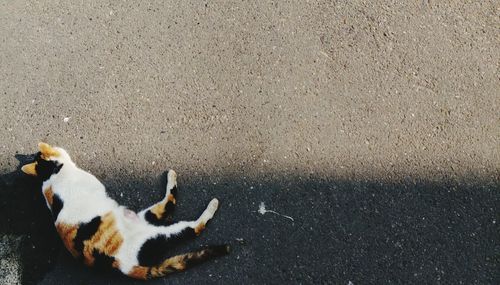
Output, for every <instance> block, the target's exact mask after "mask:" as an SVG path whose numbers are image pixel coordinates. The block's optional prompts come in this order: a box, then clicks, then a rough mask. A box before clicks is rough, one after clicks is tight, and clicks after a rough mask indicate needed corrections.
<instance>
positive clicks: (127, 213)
mask: <svg viewBox="0 0 500 285" xmlns="http://www.w3.org/2000/svg"><path fill="white" fill-rule="evenodd" d="M123 216H124V217H125V219H127V220H129V221H131V222H138V221H139V220H140V219H139V216H138V215H137V213H136V212H134V211H132V210H129V209H123Z"/></svg>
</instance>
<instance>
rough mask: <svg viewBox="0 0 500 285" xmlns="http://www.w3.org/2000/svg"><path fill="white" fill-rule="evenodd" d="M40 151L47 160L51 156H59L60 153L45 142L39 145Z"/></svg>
mask: <svg viewBox="0 0 500 285" xmlns="http://www.w3.org/2000/svg"><path fill="white" fill-rule="evenodd" d="M38 149H39V150H40V152H41V153H42V156H43V157H45V158H47V159H48V158H49V157H51V156H59V152H58V151H57V150H55V149H54V148H52V147H51V146H50V145H49V144H46V143H44V142H39V143H38Z"/></svg>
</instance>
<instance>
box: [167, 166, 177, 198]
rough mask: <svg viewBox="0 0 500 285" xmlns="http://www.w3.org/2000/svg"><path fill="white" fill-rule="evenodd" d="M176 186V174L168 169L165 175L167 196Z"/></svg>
mask: <svg viewBox="0 0 500 285" xmlns="http://www.w3.org/2000/svg"><path fill="white" fill-rule="evenodd" d="M175 186H177V173H175V171H173V170H172V169H170V170H169V171H168V174H167V195H168V194H170V190H171V189H173V188H174V187H175Z"/></svg>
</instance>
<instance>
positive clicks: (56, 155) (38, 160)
mask: <svg viewBox="0 0 500 285" xmlns="http://www.w3.org/2000/svg"><path fill="white" fill-rule="evenodd" d="M38 149H39V150H40V151H39V152H38V153H37V154H36V156H35V161H33V162H32V163H29V164H26V165H24V166H23V167H22V168H21V170H22V171H23V172H24V173H26V174H29V175H33V176H37V177H38V178H40V179H42V180H46V179H48V178H49V177H50V176H51V175H53V174H57V173H58V172H59V171H60V170H61V168H62V167H63V166H64V164H65V163H66V164H68V163H71V159H70V157H69V155H68V154H67V153H66V151H65V150H64V149H62V148H58V147H51V146H50V145H48V144H46V143H42V142H41V143H39V144H38Z"/></svg>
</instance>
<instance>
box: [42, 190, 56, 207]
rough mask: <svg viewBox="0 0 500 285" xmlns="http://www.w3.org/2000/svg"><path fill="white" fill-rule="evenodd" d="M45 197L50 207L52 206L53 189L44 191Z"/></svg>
mask: <svg viewBox="0 0 500 285" xmlns="http://www.w3.org/2000/svg"><path fill="white" fill-rule="evenodd" d="M43 196H45V200H47V203H48V204H49V206H52V202H53V201H54V192H53V191H52V187H50V186H49V187H48V188H46V189H45V190H43Z"/></svg>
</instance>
